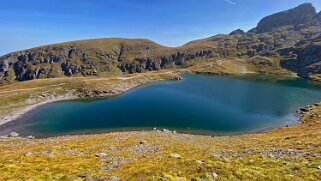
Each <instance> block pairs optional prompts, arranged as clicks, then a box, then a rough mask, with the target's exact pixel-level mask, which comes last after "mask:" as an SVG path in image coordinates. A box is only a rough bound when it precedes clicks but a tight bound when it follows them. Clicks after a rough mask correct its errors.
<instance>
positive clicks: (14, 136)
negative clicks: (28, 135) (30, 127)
mask: <svg viewBox="0 0 321 181" xmlns="http://www.w3.org/2000/svg"><path fill="white" fill-rule="evenodd" d="M18 136H19V133H16V132H11V133H10V134H9V137H11V138H16V137H18Z"/></svg>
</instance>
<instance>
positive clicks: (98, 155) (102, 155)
mask: <svg viewBox="0 0 321 181" xmlns="http://www.w3.org/2000/svg"><path fill="white" fill-rule="evenodd" d="M105 156H107V153H96V157H98V158H100V157H105Z"/></svg>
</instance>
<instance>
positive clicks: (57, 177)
mask: <svg viewBox="0 0 321 181" xmlns="http://www.w3.org/2000/svg"><path fill="white" fill-rule="evenodd" d="M52 178H53V179H55V180H58V179H59V178H60V177H59V176H53V177H52Z"/></svg>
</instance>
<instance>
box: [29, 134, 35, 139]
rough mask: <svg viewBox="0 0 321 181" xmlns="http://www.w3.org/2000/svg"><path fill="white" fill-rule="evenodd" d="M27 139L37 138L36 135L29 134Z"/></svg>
mask: <svg viewBox="0 0 321 181" xmlns="http://www.w3.org/2000/svg"><path fill="white" fill-rule="evenodd" d="M27 139H35V137H34V136H32V135H30V136H27Z"/></svg>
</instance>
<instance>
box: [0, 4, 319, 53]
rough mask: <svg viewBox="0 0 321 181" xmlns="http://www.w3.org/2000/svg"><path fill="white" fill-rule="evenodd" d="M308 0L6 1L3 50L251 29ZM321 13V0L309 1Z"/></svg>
mask: <svg viewBox="0 0 321 181" xmlns="http://www.w3.org/2000/svg"><path fill="white" fill-rule="evenodd" d="M304 2H307V1H304V0H1V2H0V55H2V54H5V53H9V52H11V51H16V50H21V49H26V48H32V47H34V46H39V45H45V44H51V43H58V42H64V41H71V40H79V39H90V38H104V37H126V38H148V39H151V40H153V41H156V42H157V43H160V44H163V45H167V46H179V45H182V44H184V43H187V42H188V41H191V40H194V39H199V38H204V37H208V36H212V35H215V34H218V33H229V32H231V31H232V30H234V29H237V28H242V29H244V30H249V29H250V28H253V27H255V26H256V24H257V22H258V21H259V20H260V19H261V18H262V17H264V16H266V15H270V14H272V13H275V12H278V11H281V10H285V9H288V8H292V7H295V6H297V5H299V4H301V3H304ZM308 2H311V3H313V4H314V6H315V7H316V8H317V11H318V12H319V11H320V9H321V0H310V1H308Z"/></svg>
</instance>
